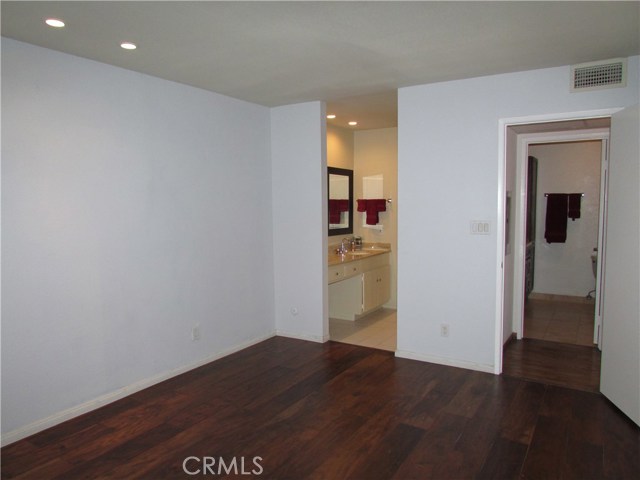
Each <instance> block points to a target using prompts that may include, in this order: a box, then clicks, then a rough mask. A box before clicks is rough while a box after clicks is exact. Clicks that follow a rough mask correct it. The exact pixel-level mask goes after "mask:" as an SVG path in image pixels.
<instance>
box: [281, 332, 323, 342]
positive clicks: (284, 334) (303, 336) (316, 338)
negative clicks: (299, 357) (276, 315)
mask: <svg viewBox="0 0 640 480" xmlns="http://www.w3.org/2000/svg"><path fill="white" fill-rule="evenodd" d="M275 334H276V335H277V336H278V337H287V338H294V339H296V340H307V341H309V342H316V343H325V342H327V341H329V335H322V336H320V335H307V334H304V333H293V332H287V331H286V330H276V333H275Z"/></svg>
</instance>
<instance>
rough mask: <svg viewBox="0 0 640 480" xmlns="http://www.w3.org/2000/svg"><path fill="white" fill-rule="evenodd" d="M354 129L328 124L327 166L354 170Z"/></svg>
mask: <svg viewBox="0 0 640 480" xmlns="http://www.w3.org/2000/svg"><path fill="white" fill-rule="evenodd" d="M353 134H354V132H353V130H347V129H346V128H340V127H334V126H332V125H327V166H329V167H336V168H346V169H348V170H353Z"/></svg>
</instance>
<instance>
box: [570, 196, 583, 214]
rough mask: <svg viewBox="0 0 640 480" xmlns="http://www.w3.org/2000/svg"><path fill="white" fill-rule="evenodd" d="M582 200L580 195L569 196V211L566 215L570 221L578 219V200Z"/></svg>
mask: <svg viewBox="0 0 640 480" xmlns="http://www.w3.org/2000/svg"><path fill="white" fill-rule="evenodd" d="M581 199H582V194H581V193H570V194H569V210H568V215H569V218H570V219H571V220H575V219H576V218H580V200H581Z"/></svg>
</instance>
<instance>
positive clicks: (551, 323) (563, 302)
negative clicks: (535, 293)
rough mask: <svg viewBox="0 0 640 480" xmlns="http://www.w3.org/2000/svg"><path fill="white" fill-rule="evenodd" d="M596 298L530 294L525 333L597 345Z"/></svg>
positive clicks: (526, 336)
mask: <svg viewBox="0 0 640 480" xmlns="http://www.w3.org/2000/svg"><path fill="white" fill-rule="evenodd" d="M594 308H595V303H594V301H593V300H587V299H582V298H580V297H568V298H567V297H562V296H554V295H546V296H545V297H544V298H529V300H528V301H527V303H526V305H525V309H524V337H525V338H535V339H538V340H547V341H550V342H561V343H569V344H572V345H584V346H589V347H593V315H594Z"/></svg>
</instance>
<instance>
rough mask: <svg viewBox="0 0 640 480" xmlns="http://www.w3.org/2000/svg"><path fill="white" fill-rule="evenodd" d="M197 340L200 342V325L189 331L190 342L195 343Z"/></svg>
mask: <svg viewBox="0 0 640 480" xmlns="http://www.w3.org/2000/svg"><path fill="white" fill-rule="evenodd" d="M197 340H200V324H198V325H196V326H194V327H193V328H192V329H191V341H193V342H195V341H197Z"/></svg>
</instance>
